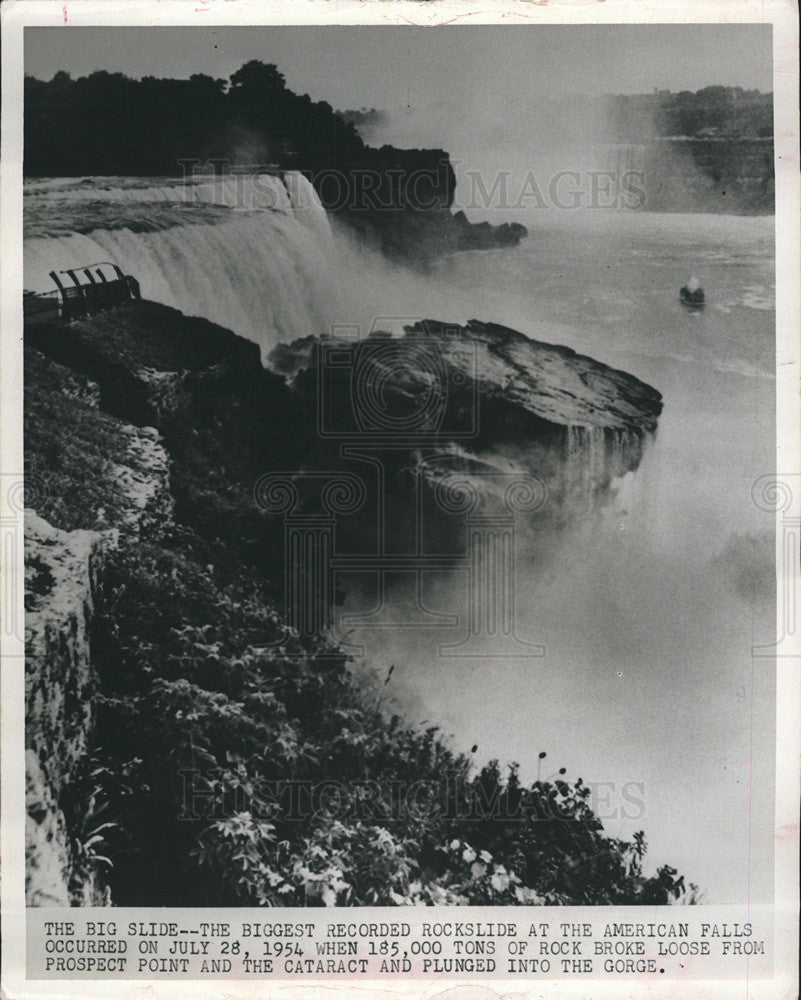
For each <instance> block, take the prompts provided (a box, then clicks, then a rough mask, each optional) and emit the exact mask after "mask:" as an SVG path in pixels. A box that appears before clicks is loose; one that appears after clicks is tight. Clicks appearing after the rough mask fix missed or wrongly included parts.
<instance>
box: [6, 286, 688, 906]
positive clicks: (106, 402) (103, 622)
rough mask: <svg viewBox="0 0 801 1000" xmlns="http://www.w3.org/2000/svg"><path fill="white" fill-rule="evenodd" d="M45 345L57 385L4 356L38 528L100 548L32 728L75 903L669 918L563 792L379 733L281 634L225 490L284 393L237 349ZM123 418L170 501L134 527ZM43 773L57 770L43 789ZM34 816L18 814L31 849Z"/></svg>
mask: <svg viewBox="0 0 801 1000" xmlns="http://www.w3.org/2000/svg"><path fill="white" fill-rule="evenodd" d="M147 330H150V331H151V335H152V339H151V337H150V336H149V335H148V333H147ZM154 330H158V331H159V333H158V336H155V335H154V334H153V331H154ZM60 332H61V334H62V335H61V336H59V331H58V330H52V331H49V334H48V333H47V332H45V333H42V332H41V331H39V332H38V334H37V335H36V336H34V335H31V339H32V340H36V341H37V344H38V347H39V348H40V349H41V350H42V351H43V352H45V353H46V354H49V355H51V357H52V356H54V355H55V356H57V358H58V361H57V362H54V361H53V360H49V359H47V358H46V357H43V356H42V355H41V354H39V353H37V351H36V350H35V349H34V347H33V345H32V344H29V345H28V346H27V347H26V351H27V359H26V368H25V372H26V390H25V391H26V397H25V416H26V422H27V423H26V435H27V441H26V444H27V447H26V460H27V463H28V470H29V472H30V473H31V474H32V475H33V476H34V477H35V480H36V481H37V482H39V483H40V484H42V487H43V488H42V489H41V490H40V492H39V496H38V498H37V513H38V514H39V515H40V517H41V518H44V519H45V520H46V521H48V522H50V523H51V524H52V525H54V526H55V528H56V529H59V528H65V529H68V530H69V531H70V532H73V531H76V530H79V529H80V530H82V531H83V532H84V534H86V535H88V534H90V533H91V532H92V531H95V532H96V531H98V530H99V529H106V528H113V527H116V528H118V529H119V542H118V546H117V548H110V549H109V550H108V551H107V552H106V553H105V555H104V557H103V563H102V566H99V565H98V566H97V567H96V571H95V572H96V584H95V586H94V592H93V594H92V598H93V605H94V606H93V614H92V617H91V620H89V619H87V621H88V624H87V629H88V633H87V634H88V644H87V646H88V651H87V652H86V653H85V656H88V657H89V660H88V662H87V663H86V664H85V667H86V668H87V669H86V670H85V671H84V674H85V675H86V682H87V683H90V685H91V687H92V690H93V696H92V699H91V706H90V711H88V712H87V711H86V705H82V704H77V703H76V704H74V705H73V704H66V703H64V704H61V705H55V704H52V705H45V706H44V709H45V710H46V711H48V712H49V711H51V710H58V711H61V712H63V713H65V714H66V716H67V717H68V718H70V719H71V718H72V716H73V715H74V720H73V721H74V722H75V728H76V731H79V733H78V736H79V738H78V737H76V742H75V747H79V748H80V751H81V752H80V754H78V755H77V756H76V754H75V753H74V752H73V751H74V747H73V749H72V750H71V751H70V753H71V756H70V767H69V780H66V781H61V782H60V783H59V784H58V786H57V788H56V790H55V794H56V799H57V803H56V804H57V807H58V810H59V816H60V817H63V820H62V821H60V822H61V826H62V827H63V828H64V829H65V830H66V836H67V838H68V842H67V846H66V847H64V845H62V847H64V850H65V851H66V852H67V853H68V854H69V855H70V857H71V858H72V875H73V878H72V882H73V884H72V886H71V889H70V891H71V893H72V896H73V899H74V900H76V901H77V900H78V899H79V898H81V893H82V892H83V893H84V894H85V893H86V888H85V886H86V882H87V880H91V881H92V883H93V885H94V884H97V883H100V884H105V885H107V886H108V887H109V890H110V899H111V901H112V902H113V903H116V904H118V905H125V904H127V905H138V904H147V905H157V904H164V905H167V904H169V905H224V904H231V905H254V904H255V905H333V904H338V905H356V904H384V905H395V904H397V905H406V904H416V903H418V904H435V903H453V904H464V903H481V904H514V903H564V904H568V903H571V904H584V903H588V904H589V903H610V904H611V903H643V904H646V903H648V904H651V903H666V902H670V901H673V900H676V899H687V898H690V899H691V898H692V890H691V889H690V890H689V894H688V893H687V892H685V887H684V882H683V879H682V878H681V877H680V876H679V875H678V873H677V872H676V871H675V870H674V869H672V868H670V867H663V868H662V869H661V870H660V871H659V872H658V873H657V874H656V875H655V876H652V877H647V876H645V875H644V874H643V856H644V852H645V841H644V838H643V836H642V835H641V834H637V835H635V837H634V838H633V840H631V841H626V840H622V839H617V838H613V837H610V836H608V835H607V834H606V833H605V831H604V830H603V826H602V824H601V822H600V820H599V819H598V818H597V816H596V815H595V814H594V813H593V810H592V807H591V790H590V788H589V787H588V786H587V785H586V784H584V783H583V782H582V780H581V779H580V778H577V779H576V780H575V781H568V780H567V779H566V777H565V772H564V769H560V770H559V771H558V772H557V773H554V774H550V771H551V770H552V769H551V767H547V768H546V773H547V775H548V776H547V777H545V778H543V779H542V780H537V781H534V782H533V783H530V784H523V783H522V782H521V780H520V778H519V774H518V768H517V765H516V764H514V763H512V764H510V765H508V766H501V765H500V764H499V763H498V762H496V761H489V762H487V763H486V764H483V765H477V764H476V762H475V761H476V758H475V756H474V754H464V753H460V752H458V751H457V750H455V749H454V748H453V747H452V746H451V745H450V743H449V741H448V740H447V739H445V738H444V737H443V736H442V735H441V734H440V733H439V732H438V731H437V729H436V728H433V727H432V728H429V729H427V730H422V729H420V728H416V727H414V726H412V725H410V724H409V723H408V722H407V721H405V720H404V719H403V718H402V717H400V716H399V715H398V714H393V710H392V709H391V708H389V707H388V702H387V701H386V691H387V689H386V680H387V679H388V678H384V677H375V678H372V679H369V678H368V679H365V677H364V676H363V675H357V674H356V673H355V672H354V670H353V669H352V664H351V663H349V661H348V659H347V658H346V656H345V655H344V654H343V652H342V651H341V650H340V649H338V648H337V647H336V646H334V645H332V644H331V643H330V641H328V640H327V639H326V638H325V637H324V636H319V637H317V638H314V639H309V640H302V639H301V638H300V637H299V636H298V634H297V633H295V632H294V631H293V630H291V629H289V628H288V627H287V626H286V624H285V623H284V621H283V619H282V615H281V612H280V610H279V605H278V602H277V599H276V589H277V588H276V581H275V577H274V576H273V575H272V574H271V573H270V572H269V571H268V569H267V568H266V567H267V564H268V563H269V561H270V560H269V559H265V558H264V555H263V553H262V552H261V549H263V548H264V547H266V546H267V545H268V544H269V534H262V535H261V536H260V537H259V538H258V539H257V540H256V541H254V540H253V539H251V540H250V541H248V540H247V538H246V537H243V535H246V534H247V532H252V533H254V534H255V533H256V532H257V531H258V517H259V516H260V515H259V513H258V512H257V511H256V509H255V506H254V503H253V498H252V491H251V490H250V489H248V488H243V484H245V483H247V484H250V483H252V481H253V479H254V478H255V477H256V476H257V475H258V474H259V473H260V472H261V469H262V466H261V465H259V466H258V467H255V466H254V461H255V460H254V452H253V451H252V449H258V448H263V447H265V442H268V441H269V440H273V442H274V444H273V447H275V448H277V447H279V444H280V442H279V441H278V439H279V438H281V437H285V435H282V434H281V433H279V431H280V428H281V427H285V426H286V424H285V417H286V413H285V412H282V411H281V408H280V405H279V406H277V407H276V408H274V409H273V410H272V411H271V410H270V408H269V407H265V406H264V405H263V400H264V398H269V399H271V400H272V401H273V402H275V401H279V402H280V399H281V398H282V397H281V392H282V391H283V392H287V391H288V390H287V388H286V384H285V383H284V381H283V379H282V378H280V377H279V376H278V375H276V374H274V373H268V372H265V371H263V369H261V366H260V364H259V362H258V352H257V350H256V349H255V348H254V349H253V351H251V350H250V347H251V346H252V345H248V344H247V343H246V342H244V341H241V340H240V339H239V338H235V337H233V335H231V334H230V333H229V332H228V331H223V330H220V329H219V328H216V327H214V326H213V325H212V324H205V323H200V321H197V320H188V319H186V318H184V317H182V316H181V315H180V314H178V313H176V312H175V311H174V310H168V309H165V308H164V307H159V306H155V305H154V304H152V303H141V304H139V305H138V306H137V307H136V308H134V309H131V310H125V311H123V310H120V311H118V312H115V313H109V314H106V315H104V316H102V317H98V318H96V319H92V320H87V321H83V322H81V323H76V324H74V325H73V327H71V329H70V336H69V337H65V336H63V331H60ZM490 333H491V331H489V330H486V331H484V333H483V335H484V336H485V337H488V336H489V335H490ZM509 333H510V332H509V331H507V337H508V334H509ZM140 334H141V335H140ZM28 339H29V338H28V337H27V336H26V340H28ZM195 339H197V340H198V348H197V351H195V350H194V348H192V349H191V350H190V349H189V345H190V344H194V342H195ZM545 346H546V345H539V349H540V350H544V349H545ZM555 350H557V349H555ZM254 352H255V353H254ZM556 356H558V351H557V354H556V355H555V357H556ZM565 356H566V357H567V359H568V360H569V361H570V360H571V357H576V356H572V354H571V352H567V354H566V355H565ZM190 358H191V359H194V360H193V361H190ZM182 359H183V361H182ZM577 360H578V359H577V358H576V362H577ZM146 361H149V362H150V364H149V366H148V365H146V364H145V362H146ZM113 362H115V363H113ZM184 362H185V363H186V364H185V366H184ZM576 362H574V361H571V363H576ZM190 365H191V366H193V367H194V369H195V370H194V371H192V370H189V368H190ZM165 369H167V370H166V371H165ZM126 373H127V377H124V376H125V375H126ZM90 375H92V376H96V378H97V383H98V384H97V385H94V384H92V383H91V382H87V378H88V377H89V376H90ZM610 377H612V378H622V373H611V375H610ZM632 382H633V383H634V382H636V380H632ZM281 386H284V389H283V390H281ZM644 389H647V387H643V390H644ZM644 398H645V397H644ZM259 399H261V400H262V403H259ZM246 404H247V405H246ZM649 405H650V404H649ZM302 412H303V411H302V410H299V411H297V412H296V417H297V416H298V415H299V414H302ZM648 419H651V416H650V411H649V415H648ZM127 421H133V422H135V423H138V424H140V425H141V424H144V423H148V424H153V425H155V427H156V428H158V431H159V432H160V433H158V434H156V432H155V431H152V430H146V428H143V427H141V426H140V427H139V428H138V433H139V435H144V436H145V437H146V438H147V439H148V440H149V439H150V438H151V437H153V435H155V437H156V438H157V439H158V441H157V442H155V443H157V444H158V447H159V448H162V447H163V448H166V452H167V454H168V456H169V467H170V468H169V482H168V483H165V480H164V471H163V469H162V467H161V465H159V466H158V468H156V469H154V478H155V483H154V486H153V488H152V489H151V490H150V492H149V494H148V495H149V497H150V498H151V499H150V501H149V502H148V503H147V504H146V505H145V507H144V508H141V509H140V510H139V515H138V516H137V518H135V519H134V520H132V519H131V518H130V517H129V516H128V512H129V511H130V502H131V501H130V497H129V496H127V495H126V493H125V491H124V490H123V491H122V492H121V491H120V477H119V469H120V467H121V466H123V465H124V464H125V463H126V462H130V461H131V458H130V455H131V450H130V440H131V433H132V430H134V431H135V430H137V428H132V427H131V424H130V423H128V422H127ZM259 421H261V422H262V423H264V424H265V427H264V429H263V431H262V437H260V438H259V439H258V440H257V441H256V442H253V441H251V440H250V438H251V435H252V434H253V433H255V427H256V425H257V423H258V422H259ZM271 424H272V428H271V427H270V425H271ZM299 430H302V428H299ZM271 435H272V438H271ZM301 437H302V435H301ZM93 441H97V442H100V443H101V444H102V448H101V447H100V445H99V444H98V446H97V447H93V446H92V442H93ZM284 447H286V443H285V442H284ZM136 454H137V455H139V454H140V453H139V452H137V453H136ZM262 454H263V453H262ZM248 470H249V473H250V475H249V478H248V477H247V475H246V473H247V471H248ZM86 482H89V484H90V488H89V489H83V488H82V487H80V486H79V484H83V483H86ZM165 489H168V490H169V492H170V494H171V497H170V501H171V502H170V501H167V500H166V499H165V497H164V492H165ZM126 497H127V498H126ZM126 505H127V506H126ZM262 520H263V517H262ZM85 529H90V531H89V532H86V530H85ZM68 537H69V536H68ZM39 555H41V553H40V554H39ZM45 555H46V553H45ZM36 558H37V553H35V552H34V553H32V560H33V562H32V565H34V564H35V565H38V563H36ZM44 576H46V574H45V572H44V570H43V569H42V570H41V571H40V572H39V573H38V575H36V579H39V580H41V579H44ZM32 579H33V578H32ZM40 603H41V602H40ZM33 680H35V678H32V682H33ZM47 697H48V698H51V699H57V698H58V692H57V691H54V690H49V691H48V692H47ZM30 736H31V739H34V737H35V736H36V734H35V733H33V732H31V733H30ZM37 738H38V737H37ZM40 742H41V741H40ZM36 747H37V748H38V749H37V752H38V750H41V749H42V748H41V747H39V744H38V743H37V744H36ZM474 753H478V754H479V755H480V748H476V749H475V750H474ZM45 756H46V755H45ZM540 757H541V758H543V757H544V753H541V754H540ZM73 758H75V759H73ZM62 763H63V762H62V761H61V760H60V757H59V750H58V748H57V747H54V748H53V749H52V753H51V759H50V760H49V762H48V768H49V769H50V770H53V769H55V770H58V768H59V767H60V766H61V765H62ZM40 784H41V781H40ZM50 791H52V789H51V790H50ZM47 794H50V792H48V790H47V789H45V790H44V791H42V792H41V793H40V794H38V797H36V796H34V798H33V799H32V800H31V803H30V808H31V824H32V827H31V829H32V830H33V831H35V830H37V829H38V828H39V826H40V825H41V814H42V812H43V810H44V806H43V804H42V803H43V802H47V801H49V799H47V797H46V796H47ZM37 817H38V818H37ZM33 843H39V841H36V839H35V838H34V840H33ZM43 870H44V866H43ZM81 883H83V884H81ZM93 892H94V894H95V898H96V897H97V891H96V890H93Z"/></svg>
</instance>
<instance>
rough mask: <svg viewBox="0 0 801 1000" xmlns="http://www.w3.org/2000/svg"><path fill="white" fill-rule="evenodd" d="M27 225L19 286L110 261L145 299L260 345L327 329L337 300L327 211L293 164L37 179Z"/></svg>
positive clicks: (46, 282) (40, 284)
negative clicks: (211, 172) (289, 167)
mask: <svg viewBox="0 0 801 1000" xmlns="http://www.w3.org/2000/svg"><path fill="white" fill-rule="evenodd" d="M176 210H180V214H179V215H176ZM210 210H213V212H214V214H213V215H211V216H210V215H209V211H210ZM112 214H113V216H114V217H115V218H116V220H117V221H116V222H115V224H114V225H113V226H112V225H111V224H104V223H105V219H106V217H109V216H111V215H112ZM65 219H67V220H69V225H68V227H67V228H68V230H71V231H70V232H69V234H68V235H63V234H64V232H65ZM95 221H96V222H97V225H96V226H95V225H94V224H93V223H94V222H95ZM210 222H212V223H213V224H209V223H210ZM25 224H26V239H25V280H24V284H25V288H26V289H29V290H31V291H35V292H42V291H47V290H51V289H52V288H53V282H52V280H51V278H50V277H49V272H50V271H53V270H55V271H60V270H63V269H65V268H69V267H76V266H81V265H86V264H92V263H95V262H96V261H101V260H112V261H113V262H114V263H116V264H119V266H120V267H121V268H122V269H123V270H124V271H125V272H126V273H129V274H132V275H134V277H136V278H137V280H138V281H139V283H140V285H141V290H142V295H143V297H145V298H150V299H154V300H156V301H159V302H163V303H164V304H166V305H170V306H174V307H175V308H177V309H180V310H181V311H182V312H184V313H187V314H188V315H197V316H203V317H205V318H207V319H210V320H213V321H214V322H217V323H220V324H221V325H223V326H226V327H228V328H230V329H232V330H234V331H235V332H237V333H239V334H242V335H243V336H246V337H249V338H250V339H252V340H254V341H256V342H257V343H258V344H259V345H260V346H261V348H262V351H263V353H265V354H266V353H268V352H269V351H270V349H271V348H272V347H274V346H275V344H277V343H278V342H279V341H287V340H293V339H294V338H296V337H305V336H307V335H308V334H310V333H314V334H319V333H323V332H325V330H326V329H327V327H328V325H329V324H330V321H331V316H332V315H333V313H334V310H335V308H336V304H337V302H338V300H339V295H338V281H337V276H336V270H335V268H336V254H335V253H334V252H333V247H332V236H331V230H330V228H329V225H328V219H327V216H326V213H325V210H324V209H323V207H322V205H321V204H320V202H319V200H318V198H317V195H316V194H315V192H314V189H313V188H312V186H311V184H310V183H309V182H308V180H306V178H305V177H303V175H302V174H299V173H294V172H287V173H286V174H284V175H283V176H282V177H279V176H277V175H272V174H261V175H227V176H225V177H221V178H205V179H201V178H191V179H189V180H187V181H183V182H182V181H169V180H164V181H158V180H157V181H155V182H152V181H146V180H143V179H140V178H136V179H133V178H81V179H69V180H67V179H57V180H54V181H47V182H44V181H36V182H32V183H30V184H27V185H26V197H25Z"/></svg>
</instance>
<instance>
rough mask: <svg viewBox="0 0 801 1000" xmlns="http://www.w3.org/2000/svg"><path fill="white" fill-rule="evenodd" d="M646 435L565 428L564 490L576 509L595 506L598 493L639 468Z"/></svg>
mask: <svg viewBox="0 0 801 1000" xmlns="http://www.w3.org/2000/svg"><path fill="white" fill-rule="evenodd" d="M642 450H643V435H642V434H641V433H640V432H638V431H636V430H633V429H630V430H628V429H620V428H616V427H600V426H585V425H582V424H572V425H570V426H568V427H567V428H566V429H565V442H564V452H565V462H564V466H563V488H564V492H565V499H566V500H568V501H569V502H570V503H571V504H572V505H573V506H576V505H577V506H578V507H579V508H581V509H585V510H586V509H588V508H590V509H591V508H592V507H593V506H594V500H595V497H596V496H597V495H598V493H599V492H600V491H601V490H603V489H605V488H606V487H608V486H609V484H610V482H611V481H612V480H613V479H619V478H620V477H621V476H624V475H625V474H626V473H627V472H630V471H632V470H634V469H636V468H637V466H638V464H639V462H640V459H641V457H642Z"/></svg>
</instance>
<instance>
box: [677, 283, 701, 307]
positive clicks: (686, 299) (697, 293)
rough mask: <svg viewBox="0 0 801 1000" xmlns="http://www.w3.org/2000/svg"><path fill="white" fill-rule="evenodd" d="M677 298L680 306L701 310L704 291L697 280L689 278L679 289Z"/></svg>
mask: <svg viewBox="0 0 801 1000" xmlns="http://www.w3.org/2000/svg"><path fill="white" fill-rule="evenodd" d="M679 298H680V299H681V302H682V305H685V306H687V307H688V308H689V309H701V308H702V306H703V304H704V290H703V288H701V283H700V282H699V280H698V278H695V277H693V278H690V280H689V281H688V282H687V284H686V285H682V287H681V288H680V289H679Z"/></svg>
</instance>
